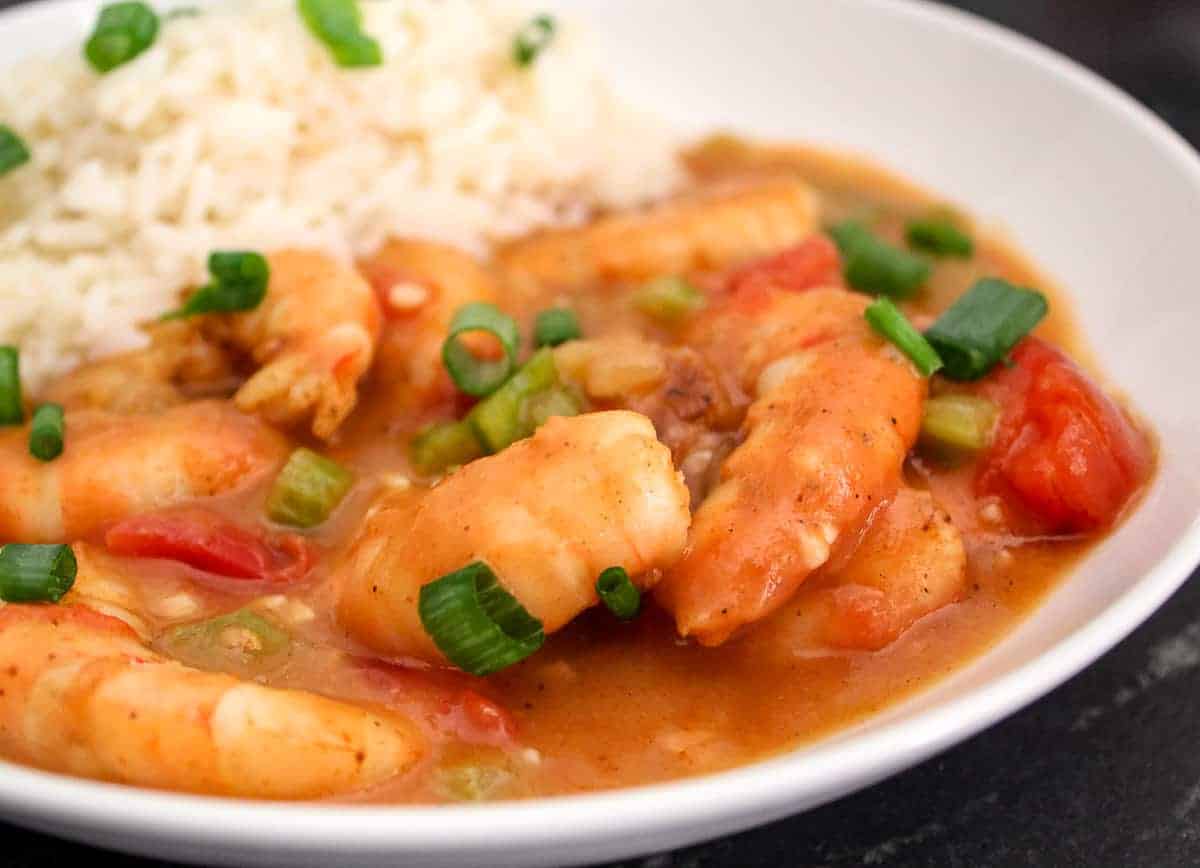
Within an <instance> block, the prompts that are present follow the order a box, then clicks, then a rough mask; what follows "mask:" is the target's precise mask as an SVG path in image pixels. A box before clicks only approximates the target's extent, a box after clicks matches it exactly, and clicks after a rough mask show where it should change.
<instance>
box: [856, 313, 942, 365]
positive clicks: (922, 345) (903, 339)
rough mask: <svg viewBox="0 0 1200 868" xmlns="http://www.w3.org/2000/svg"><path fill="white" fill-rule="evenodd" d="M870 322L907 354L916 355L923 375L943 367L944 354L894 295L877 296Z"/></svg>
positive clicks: (866, 314) (916, 360)
mask: <svg viewBox="0 0 1200 868" xmlns="http://www.w3.org/2000/svg"><path fill="white" fill-rule="evenodd" d="M865 316H866V318H867V322H869V323H870V324H871V328H873V329H875V331H877V332H878V333H879V334H881V335H883V337H885V338H887V339H888V340H889V341H891V342H892V343H893V344H895V345H896V346H897V347H898V348H899V349H900V351H901V352H902V353H904V355H906V356H908V357H909V358H910V359H912V363H913V364H914V365H916V366H917V370H918V371H920V372H921V376H923V377H928V376H931V375H932V374H933V373H934V372H935V371H937V370H940V369H941V367H942V360H941V357H939V356H938V354H937V351H936V350H935V349H934V348H933V347H931V346H930V345H929V341H927V340H925V338H924V337H922V336H921V333H920V332H919V331H917V330H916V329H915V328H913V324H912V323H910V322H909V321H908V317H906V316H905V315H904V313H903V312H902V311H901V310H900V308H898V307H896V305H895V304H894V303H893V302H892V300H891V299H890V298H877V299H875V300H874V301H873V302H871V304H870V305H868V306H867V310H866V313H865Z"/></svg>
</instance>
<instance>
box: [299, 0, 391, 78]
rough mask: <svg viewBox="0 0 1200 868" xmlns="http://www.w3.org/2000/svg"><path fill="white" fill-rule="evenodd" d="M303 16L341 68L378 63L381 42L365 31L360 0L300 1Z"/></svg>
mask: <svg viewBox="0 0 1200 868" xmlns="http://www.w3.org/2000/svg"><path fill="white" fill-rule="evenodd" d="M298 3H299V6H300V15H301V16H302V17H303V18H304V23H305V24H307V25H308V29H309V31H311V32H312V35H313V36H315V37H317V39H319V40H321V41H322V42H324V43H325V47H326V48H328V49H329V52H330V53H331V54H332V55H333V59H334V61H335V62H336V63H337V65H338V66H342V67H361V66H379V65H380V64H382V63H383V52H382V51H381V50H380V48H379V43H378V42H376V41H375V40H374V39H372V38H371V37H370V36H368V35H367V34H366V33H364V32H363V29H362V10H361V9H359V8H358V0H298Z"/></svg>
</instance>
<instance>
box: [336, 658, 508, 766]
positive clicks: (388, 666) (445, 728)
mask: <svg viewBox="0 0 1200 868" xmlns="http://www.w3.org/2000/svg"><path fill="white" fill-rule="evenodd" d="M358 665H359V671H360V672H361V673H362V675H363V677H364V679H365V681H366V683H367V685H368V686H369V687H370V688H371V689H372V691H374V692H375V693H376V694H377V695H378V697H379V701H380V702H381V703H382V704H384V705H386V706H389V707H391V708H397V709H399V710H401V711H403V712H405V713H407V714H409V715H411V716H412V717H414V718H416V719H419V720H424V721H425V722H426V723H427V725H428V726H429V727H430V728H431V729H433V730H434V731H436V732H437V733H439V734H441V735H443V736H445V737H447V738H450V739H454V740H456V741H462V742H466V743H468V744H481V745H489V746H492V747H499V748H506V749H507V748H511V747H513V746H514V745H515V744H516V743H517V721H516V718H514V717H513V715H512V712H510V711H509V710H508V709H507V708H505V707H504V706H503V705H500V704H499V703H498V702H496V701H495V700H492V699H489V698H488V697H486V696H484V695H483V694H482V693H481V692H480V689H485V688H484V687H483V680H482V679H479V678H476V677H474V676H472V675H467V674H466V673H465V672H460V671H458V670H457V669H442V668H428V667H425V666H423V665H422V666H420V667H417V666H405V665H398V664H396V663H389V662H386V661H383V660H378V659H375V658H360V659H359V660H358ZM476 688H479V689H476Z"/></svg>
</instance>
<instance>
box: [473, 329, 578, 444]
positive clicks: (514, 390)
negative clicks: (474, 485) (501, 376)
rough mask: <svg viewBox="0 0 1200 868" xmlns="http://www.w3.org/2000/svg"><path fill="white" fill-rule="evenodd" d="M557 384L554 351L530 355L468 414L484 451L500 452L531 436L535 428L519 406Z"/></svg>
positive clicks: (546, 349)
mask: <svg viewBox="0 0 1200 868" xmlns="http://www.w3.org/2000/svg"><path fill="white" fill-rule="evenodd" d="M557 383H558V368H557V367H556V366H555V364H554V352H553V351H552V350H550V349H548V348H543V349H540V350H538V351H537V352H536V353H534V354H533V355H532V356H530V357H529V361H527V362H526V363H525V364H524V365H523V366H522V367H521V370H519V371H517V372H516V373H515V374H513V375H512V377H510V378H509V380H508V381H507V382H506V383H505V384H504V385H503V386H501V387H500V388H499V389H497V390H496V391H495V392H493V393H492V394H491V395H488V397H486V398H484V399H483V400H482V401H480V402H479V403H478V404H476V405H475V406H474V407H473V408H472V409H471V412H470V413H468V414H467V421H468V422H469V423H470V424H471V427H472V428H474V429H475V433H476V435H478V437H479V442H480V443H482V444H483V448H484V449H486V450H487V451H488V452H499V451H500V450H501V449H504V448H505V447H506V446H508V445H509V444H512V443H515V442H516V441H518V440H520V439H522V438H524V437H528V436H529V435H530V434H532V433H533V431H534V428H535V427H536V426H535V425H533V424H532V422H531V420H529V419H527V418H522V412H521V409H522V404H523V403H524V402H525V400H526V399H527V398H529V397H530V396H532V395H535V394H537V393H538V392H542V391H545V390H546V389H549V388H551V387H552V386H554V385H556V384H557Z"/></svg>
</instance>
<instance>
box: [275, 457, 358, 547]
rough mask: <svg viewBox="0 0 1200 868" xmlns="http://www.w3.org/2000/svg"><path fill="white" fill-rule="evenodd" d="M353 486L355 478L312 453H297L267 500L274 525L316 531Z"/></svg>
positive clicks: (282, 471) (336, 464) (288, 461)
mask: <svg viewBox="0 0 1200 868" xmlns="http://www.w3.org/2000/svg"><path fill="white" fill-rule="evenodd" d="M353 485H354V474H353V473H351V472H350V471H349V470H347V469H346V468H344V467H342V466H341V465H340V464H338V463H337V462H335V461H330V460H329V459H328V458H326V457H325V456H323V455H318V454H317V453H316V452H313V451H312V450H311V449H297V450H296V451H295V452H293V453H292V454H291V457H289V458H288V460H287V464H285V465H283V470H281V471H279V475H278V476H277V477H275V484H274V485H273V486H271V494H270V496H269V497H268V498H267V515H268V516H269V517H270V519H271V521H274V522H277V523H279V524H286V525H290V526H292V527H304V528H307V527H316V526H317V525H319V524H321V523H322V522H323V521H325V519H327V518H329V515H330V513H332V512H333V510H334V509H335V508H337V505H338V504H339V503H341V502H342V498H344V497H345V496H346V493H347V492H348V491H350V488H351V487H352V486H353Z"/></svg>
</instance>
